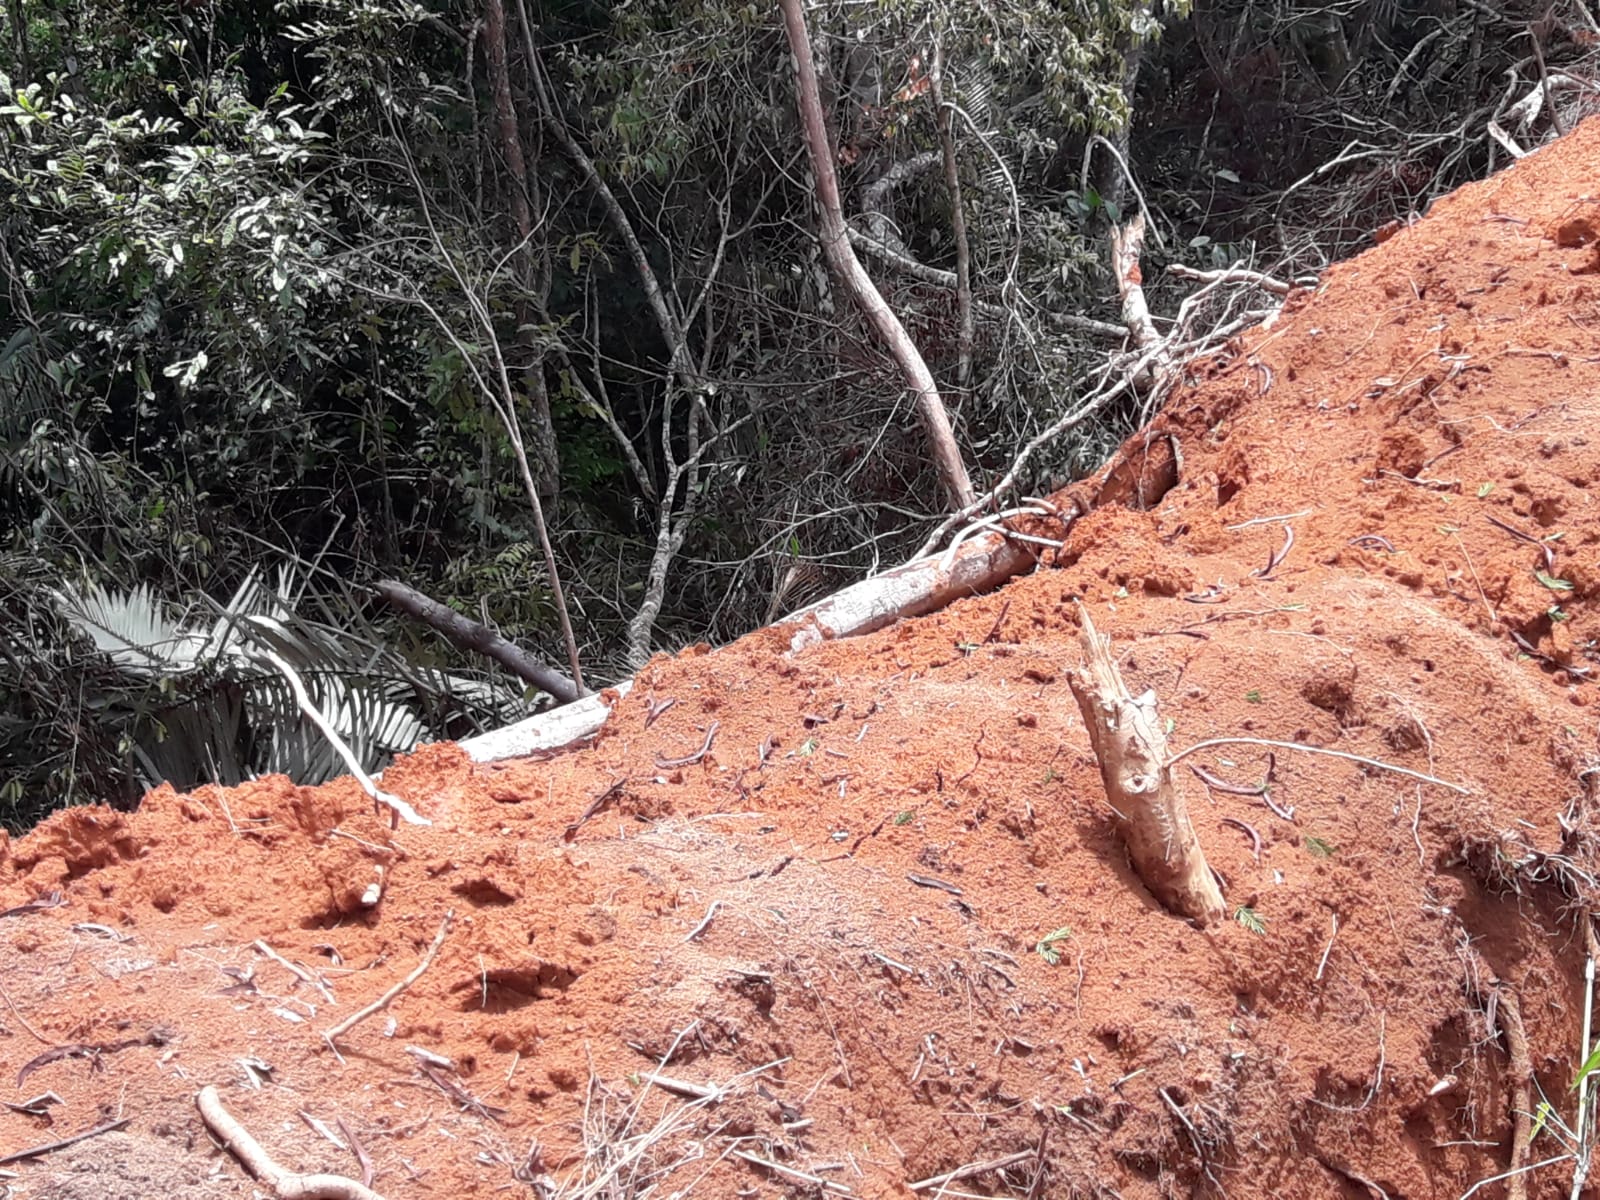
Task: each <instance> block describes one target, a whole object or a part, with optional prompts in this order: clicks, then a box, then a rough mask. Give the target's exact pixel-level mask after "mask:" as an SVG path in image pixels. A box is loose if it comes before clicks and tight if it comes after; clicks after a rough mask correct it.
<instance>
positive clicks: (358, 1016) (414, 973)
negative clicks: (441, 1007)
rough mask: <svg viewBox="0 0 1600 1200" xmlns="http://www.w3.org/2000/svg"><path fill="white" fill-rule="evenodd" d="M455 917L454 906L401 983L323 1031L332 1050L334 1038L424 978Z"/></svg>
mask: <svg viewBox="0 0 1600 1200" xmlns="http://www.w3.org/2000/svg"><path fill="white" fill-rule="evenodd" d="M455 918H456V910H455V909H453V908H452V909H451V910H450V911H449V912H447V913H445V914H444V920H443V921H441V922H440V923H439V932H438V933H436V934H435V935H434V938H433V945H432V946H430V947H428V953H427V954H425V955H423V958H422V961H421V962H419V963H418V964H417V965H416V966H415V967H413V968H412V970H411V974H409V975H407V976H406V977H405V978H404V979H402V980H401V981H400V982H399V983H397V984H395V985H394V986H393V987H392V988H390V989H389V990H388V991H387V992H385V993H384V994H383V995H381V996H379V997H378V998H377V999H376V1000H374V1001H373V1002H372V1003H371V1004H369V1005H367V1006H366V1007H365V1008H363V1009H361V1010H360V1011H359V1012H353V1013H351V1014H350V1015H349V1016H348V1017H346V1018H345V1019H344V1020H342V1021H340V1022H339V1023H338V1024H337V1025H334V1026H332V1027H331V1028H329V1029H327V1030H325V1031H324V1032H323V1035H322V1037H323V1040H324V1041H326V1042H327V1043H328V1048H329V1049H330V1050H332V1051H333V1052H334V1054H335V1055H338V1053H339V1048H338V1046H336V1045H334V1040H335V1039H336V1038H340V1037H343V1036H344V1035H345V1034H347V1033H349V1032H350V1031H351V1030H352V1029H354V1028H355V1027H356V1026H357V1025H359V1024H360V1023H361V1022H362V1021H365V1020H366V1019H367V1018H368V1017H370V1016H371V1015H372V1014H373V1013H375V1012H380V1011H382V1010H383V1009H385V1008H387V1007H388V1006H389V1003H390V1001H392V1000H393V999H394V998H395V997H396V996H398V995H399V994H400V993H401V992H403V991H405V990H406V989H407V988H408V987H410V986H411V985H412V984H413V983H415V982H416V981H417V980H419V979H421V978H422V973H423V972H424V971H426V970H427V969H428V968H429V967H430V966H432V965H433V960H434V959H436V958H438V957H439V951H440V950H441V949H442V948H443V946H444V939H445V938H446V937H448V936H449V934H450V925H451V922H453V921H454V920H455ZM341 1061H342V1060H341Z"/></svg>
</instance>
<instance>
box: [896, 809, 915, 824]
mask: <svg viewBox="0 0 1600 1200" xmlns="http://www.w3.org/2000/svg"><path fill="white" fill-rule="evenodd" d="M915 816H916V813H914V812H912V811H911V810H910V809H909V808H908V809H906V810H905V811H904V812H897V813H895V815H894V823H895V824H896V825H909V824H911V820H912V818H913V817H915Z"/></svg>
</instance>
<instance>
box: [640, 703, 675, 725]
mask: <svg viewBox="0 0 1600 1200" xmlns="http://www.w3.org/2000/svg"><path fill="white" fill-rule="evenodd" d="M677 702H678V699H677V697H676V696H668V697H667V698H666V699H665V700H660V701H656V700H647V701H646V702H645V704H646V711H645V714H644V727H645V728H646V729H649V728H650V726H652V725H654V724H655V723H656V718H657V717H659V716H661V714H662V713H664V712H666V711H667V709H669V708H671V707H672V706H673V705H674V704H676V703H677Z"/></svg>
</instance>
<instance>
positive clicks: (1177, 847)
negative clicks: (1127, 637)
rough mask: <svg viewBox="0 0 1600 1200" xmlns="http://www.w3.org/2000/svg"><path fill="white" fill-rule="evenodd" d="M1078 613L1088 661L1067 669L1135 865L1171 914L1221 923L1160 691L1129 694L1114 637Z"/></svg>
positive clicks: (1222, 910) (1217, 894)
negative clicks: (1171, 757)
mask: <svg viewBox="0 0 1600 1200" xmlns="http://www.w3.org/2000/svg"><path fill="white" fill-rule="evenodd" d="M1079 612H1080V613H1081V614H1082V617H1083V633H1082V641H1083V657H1084V663H1083V666H1081V667H1077V668H1074V669H1073V670H1072V671H1070V672H1069V673H1068V675H1067V683H1068V684H1069V686H1071V688H1072V694H1073V696H1074V698H1076V700H1077V701H1078V709H1079V711H1080V712H1081V713H1082V714H1083V723H1084V725H1085V726H1087V727H1088V730H1089V741H1090V742H1091V743H1092V744H1093V746H1094V754H1095V758H1097V759H1098V760H1099V762H1100V778H1101V779H1102V780H1103V781H1104V783H1105V788H1106V799H1107V800H1108V801H1110V804H1111V810H1112V812H1114V813H1115V814H1116V822H1117V829H1118V832H1120V833H1121V835H1122V840H1123V842H1124V843H1125V844H1126V845H1127V847H1128V857H1129V858H1130V859H1131V860H1132V861H1133V869H1134V870H1135V871H1137V872H1138V874H1139V878H1140V879H1142V880H1143V881H1144V884H1145V886H1146V887H1148V888H1149V889H1150V891H1151V893H1152V894H1153V895H1154V896H1155V898H1156V899H1157V900H1158V901H1160V902H1161V904H1162V905H1163V906H1165V907H1166V908H1167V909H1168V910H1169V911H1171V912H1174V913H1176V914H1178V915H1179V916H1181V917H1188V918H1189V919H1190V920H1192V921H1194V922H1195V923H1196V924H1198V925H1201V926H1205V925H1209V924H1211V923H1213V922H1215V921H1219V920H1221V919H1222V918H1223V916H1225V915H1226V913H1227V905H1226V904H1225V903H1224V902H1223V899H1222V892H1221V890H1220V889H1219V888H1218V887H1217V881H1216V879H1215V877H1214V876H1213V875H1212V874H1211V868H1210V867H1209V866H1208V865H1207V864H1206V856H1205V854H1204V852H1203V851H1202V850H1201V849H1200V839H1199V838H1197V837H1196V836H1195V832H1194V826H1193V825H1191V824H1190V823H1189V810H1188V808H1187V806H1186V805H1185V804H1184V802H1183V795H1182V793H1180V792H1179V791H1178V788H1177V785H1176V784H1174V783H1173V780H1172V770H1171V768H1170V767H1169V766H1168V763H1167V759H1168V754H1167V735H1166V733H1165V732H1164V730H1163V729H1162V725H1161V718H1160V715H1159V714H1158V713H1157V712H1156V698H1155V693H1154V692H1147V693H1145V695H1143V696H1140V697H1138V698H1135V697H1134V696H1133V695H1132V694H1131V693H1130V692H1129V691H1128V685H1127V684H1126V683H1124V682H1123V679H1122V672H1121V671H1120V670H1118V669H1117V662H1116V659H1114V658H1112V657H1111V639H1110V638H1109V637H1105V636H1102V635H1101V634H1099V633H1096V632H1095V628H1094V622H1093V621H1091V620H1090V619H1089V613H1088V610H1087V609H1082V608H1080V609H1079Z"/></svg>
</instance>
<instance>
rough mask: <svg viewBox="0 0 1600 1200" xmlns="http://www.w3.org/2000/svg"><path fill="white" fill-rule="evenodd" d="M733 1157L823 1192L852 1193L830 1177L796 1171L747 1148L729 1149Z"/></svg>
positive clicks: (846, 1194)
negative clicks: (752, 1152) (825, 1177)
mask: <svg viewBox="0 0 1600 1200" xmlns="http://www.w3.org/2000/svg"><path fill="white" fill-rule="evenodd" d="M728 1153H729V1154H731V1155H733V1157H734V1158H742V1159H744V1161H745V1162H747V1163H750V1164H751V1165H753V1166H757V1167H762V1168H765V1169H766V1170H768V1171H772V1172H774V1173H776V1174H778V1175H783V1176H785V1177H787V1178H789V1179H793V1180H795V1181H796V1182H799V1183H809V1184H810V1185H811V1186H812V1187H820V1188H821V1189H822V1190H823V1191H825V1192H833V1193H834V1194H835V1195H839V1196H849V1195H853V1194H854V1193H852V1192H851V1191H850V1189H849V1188H847V1187H845V1185H844V1184H842V1183H835V1182H834V1181H833V1180H831V1179H824V1178H822V1176H820V1175H807V1174H806V1173H805V1172H804V1171H797V1170H795V1169H794V1168H793V1167H786V1166H784V1165H783V1164H782V1163H777V1162H773V1161H772V1160H771V1159H766V1158H761V1157H760V1156H758V1155H755V1154H751V1153H750V1152H749V1151H748V1150H730V1151H728Z"/></svg>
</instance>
